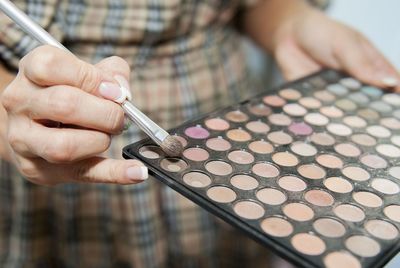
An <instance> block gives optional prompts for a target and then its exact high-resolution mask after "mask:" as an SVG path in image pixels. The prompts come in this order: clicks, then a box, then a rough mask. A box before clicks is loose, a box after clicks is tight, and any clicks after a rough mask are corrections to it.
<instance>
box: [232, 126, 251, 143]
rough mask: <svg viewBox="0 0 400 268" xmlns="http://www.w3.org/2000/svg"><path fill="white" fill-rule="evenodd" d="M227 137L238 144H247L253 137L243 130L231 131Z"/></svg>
mask: <svg viewBox="0 0 400 268" xmlns="http://www.w3.org/2000/svg"><path fill="white" fill-rule="evenodd" d="M226 136H227V137H228V138H229V139H231V140H233V141H237V142H245V141H249V140H250V139H251V135H250V134H249V133H248V132H247V131H245V130H243V129H231V130H229V131H228V132H227V133H226Z"/></svg>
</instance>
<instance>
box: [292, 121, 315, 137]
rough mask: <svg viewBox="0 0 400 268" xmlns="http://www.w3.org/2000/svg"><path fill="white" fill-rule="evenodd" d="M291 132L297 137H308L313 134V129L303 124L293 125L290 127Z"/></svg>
mask: <svg viewBox="0 0 400 268" xmlns="http://www.w3.org/2000/svg"><path fill="white" fill-rule="evenodd" d="M289 131H290V132H292V133H293V134H295V135H301V136H308V135H310V134H311V133H312V132H313V130H312V128H311V127H310V126H309V125H307V124H306V123H303V122H300V123H293V124H291V125H290V126H289Z"/></svg>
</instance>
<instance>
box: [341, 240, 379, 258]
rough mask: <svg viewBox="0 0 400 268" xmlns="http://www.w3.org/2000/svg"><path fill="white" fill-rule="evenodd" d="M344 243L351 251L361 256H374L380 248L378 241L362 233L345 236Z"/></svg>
mask: <svg viewBox="0 0 400 268" xmlns="http://www.w3.org/2000/svg"><path fill="white" fill-rule="evenodd" d="M345 245H346V247H347V248H348V249H349V250H350V251H351V252H353V253H354V254H356V255H358V256H361V257H373V256H376V255H377V254H378V253H379V252H380V250H381V247H380V245H379V244H378V242H376V241H375V240H373V239H372V238H369V237H367V236H362V235H354V236H351V237H349V238H347V239H346V242H345Z"/></svg>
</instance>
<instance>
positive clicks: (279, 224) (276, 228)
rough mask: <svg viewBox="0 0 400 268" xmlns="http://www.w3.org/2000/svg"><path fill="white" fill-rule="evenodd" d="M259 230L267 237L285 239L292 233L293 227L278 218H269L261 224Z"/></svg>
mask: <svg viewBox="0 0 400 268" xmlns="http://www.w3.org/2000/svg"><path fill="white" fill-rule="evenodd" d="M261 229H262V230H263V231H264V232H266V233H267V234H269V235H272V236H276V237H286V236H289V235H290V234H291V233H293V226H292V224H291V223H290V222H288V221H287V220H285V219H283V218H280V217H269V218H266V219H264V220H263V221H262V222H261Z"/></svg>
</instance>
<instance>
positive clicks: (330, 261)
mask: <svg viewBox="0 0 400 268" xmlns="http://www.w3.org/2000/svg"><path fill="white" fill-rule="evenodd" d="M324 264H325V266H326V268H337V267H346V268H361V264H360V262H359V261H358V260H357V258H355V257H354V256H353V255H350V254H349V253H347V252H344V251H335V252H331V253H329V254H328V255H326V257H325V258H324Z"/></svg>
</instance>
